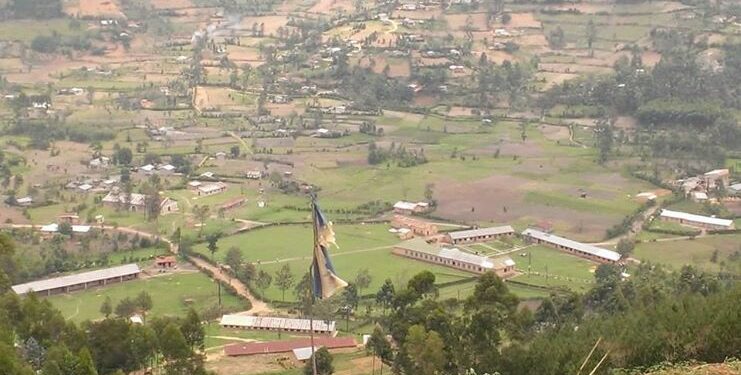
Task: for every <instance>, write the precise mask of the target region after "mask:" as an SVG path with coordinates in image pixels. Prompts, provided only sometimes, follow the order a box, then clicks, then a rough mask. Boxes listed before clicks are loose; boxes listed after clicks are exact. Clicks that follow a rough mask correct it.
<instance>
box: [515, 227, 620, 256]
mask: <svg viewBox="0 0 741 375" xmlns="http://www.w3.org/2000/svg"><path fill="white" fill-rule="evenodd" d="M522 235H523V236H527V237H532V238H537V239H539V240H541V241H545V242H548V243H551V244H555V245H561V246H565V247H568V248H570V249H574V250H579V251H581V252H584V253H587V254H591V255H594V256H596V257H600V258H602V259H607V260H611V261H613V262H617V261H618V260H620V254H619V253H616V252H614V251H612V250H607V249H603V248H601V247H597V246H594V245H590V244H585V243H581V242H577V241H574V240H570V239H568V238H563V237H559V236H556V235H554V234H550V233H545V232H541V231H539V230H536V229H532V228H528V229H525V230H524V231H523V232H522Z"/></svg>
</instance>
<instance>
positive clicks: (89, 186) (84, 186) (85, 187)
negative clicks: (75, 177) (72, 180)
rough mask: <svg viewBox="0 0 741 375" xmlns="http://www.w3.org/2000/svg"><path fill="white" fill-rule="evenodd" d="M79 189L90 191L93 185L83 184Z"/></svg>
mask: <svg viewBox="0 0 741 375" xmlns="http://www.w3.org/2000/svg"><path fill="white" fill-rule="evenodd" d="M77 188H78V189H80V190H90V189H92V188H93V185H90V184H82V185H80V186H78V187H77Z"/></svg>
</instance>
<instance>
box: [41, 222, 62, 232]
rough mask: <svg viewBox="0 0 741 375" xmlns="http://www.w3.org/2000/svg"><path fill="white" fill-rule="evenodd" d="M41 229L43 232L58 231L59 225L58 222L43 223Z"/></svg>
mask: <svg viewBox="0 0 741 375" xmlns="http://www.w3.org/2000/svg"><path fill="white" fill-rule="evenodd" d="M41 231H42V232H52V233H53V232H58V231H59V225H57V224H56V223H52V224H47V225H42V226H41Z"/></svg>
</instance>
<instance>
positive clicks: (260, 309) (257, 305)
mask: <svg viewBox="0 0 741 375" xmlns="http://www.w3.org/2000/svg"><path fill="white" fill-rule="evenodd" d="M0 227H3V228H14V229H30V228H40V226H39V225H33V224H2V225H0ZM94 228H98V229H103V230H116V231H120V232H123V233H128V234H134V235H138V236H140V237H147V238H151V239H159V240H160V241H163V242H165V243H167V244H168V246H169V247H170V252H171V253H173V254H177V253H178V247H177V244H175V243H173V242H172V241H170V240H169V239H167V238H164V237H161V236H159V235H156V234H152V233H149V232H144V231H141V230H138V229H133V228H127V227H112V226H109V225H96V226H94ZM188 259H189V260H190V261H191V262H192V263H193V264H195V265H197V266H198V267H200V268H205V269H208V270H209V271H211V272H212V273H213V277H214V278H216V279H218V280H221V281H222V282H224V283H227V284H230V285H231V286H232V287H234V289H235V290H236V291H237V293H238V294H239V295H240V296H242V297H244V298H246V299H247V300H248V301H250V303H251V304H252V308H251V309H249V310H247V311H243V312H240V314H250V315H257V314H267V313H270V312H272V311H273V310H272V309H271V308H270V307H269V306H268V305H267V304H266V303H265V302H263V301H260V300H259V299H257V298H256V297H255V296H253V295H252V294H251V293H250V290H249V289H247V287H246V286H245V285H244V284H243V283H242V282H241V281H239V280H237V279H235V278H233V277H230V276H229V275H226V274H224V273H223V272H222V271H221V270H220V269H219V268H218V267H216V266H213V265H211V264H210V263H208V262H206V261H204V260H202V259H198V258H195V257H188Z"/></svg>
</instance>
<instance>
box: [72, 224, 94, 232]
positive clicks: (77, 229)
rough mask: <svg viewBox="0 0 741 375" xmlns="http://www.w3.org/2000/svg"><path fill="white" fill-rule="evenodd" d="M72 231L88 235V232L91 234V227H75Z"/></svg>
mask: <svg viewBox="0 0 741 375" xmlns="http://www.w3.org/2000/svg"><path fill="white" fill-rule="evenodd" d="M72 231H73V232H75V233H87V232H90V226H89V225H73V226H72Z"/></svg>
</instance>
